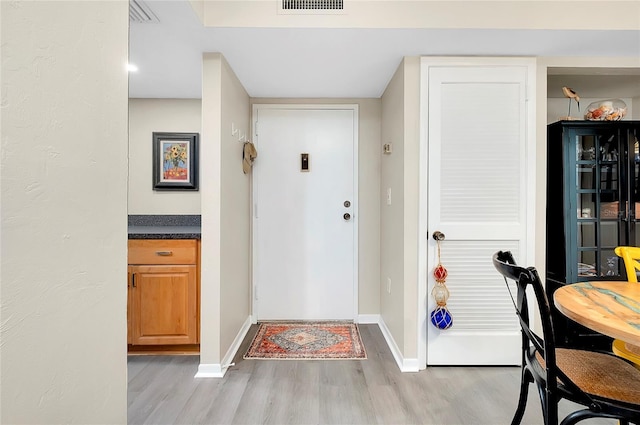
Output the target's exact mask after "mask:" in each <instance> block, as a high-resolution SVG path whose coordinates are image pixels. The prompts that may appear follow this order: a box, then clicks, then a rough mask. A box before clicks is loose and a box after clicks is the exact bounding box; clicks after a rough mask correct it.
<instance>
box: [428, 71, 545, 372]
mask: <svg viewBox="0 0 640 425" xmlns="http://www.w3.org/2000/svg"><path fill="white" fill-rule="evenodd" d="M527 69H528V68H527V67H526V66H493V67H492V66H485V67H475V66H474V67H431V68H429V72H428V89H429V95H428V96H429V101H428V105H429V112H428V113H429V120H428V123H429V124H428V183H427V184H428V195H427V199H428V201H427V202H428V205H427V211H428V218H427V221H428V229H429V242H428V249H427V251H428V259H427V266H428V286H427V300H428V306H427V322H428V325H427V328H428V331H427V364H428V365H518V364H520V356H521V354H520V344H521V343H520V341H521V340H520V333H519V329H520V328H519V325H518V322H517V319H516V315H515V311H514V307H513V305H512V303H511V299H510V298H509V295H508V292H507V290H506V287H505V283H504V280H503V279H502V278H501V277H500V275H498V274H497V272H496V271H495V269H494V268H493V265H492V262H491V256H492V254H493V253H494V252H496V251H498V250H510V251H512V252H513V254H514V256H515V258H516V259H517V260H518V261H519V262H520V261H521V260H523V261H526V260H527V259H526V258H525V251H526V250H527V248H526V247H527V242H526V239H527V220H528V215H527V211H526V209H527V208H526V207H527V193H528V191H529V193H530V195H531V197H533V193H531V192H532V189H531V188H530V187H528V186H530V182H528V180H530V179H531V177H528V174H527V169H528V164H527V155H526V154H527V151H526V149H527V104H526V94H527ZM531 125H532V124H531ZM529 169H531V166H530V165H529ZM531 175H533V174H531ZM531 209H533V208H531ZM530 214H531V213H530ZM530 217H531V215H529V220H531V218H530ZM436 230H438V231H441V232H442V233H444V234H445V236H446V239H445V240H444V241H443V242H442V243H441V261H442V264H443V265H444V266H445V267H446V268H447V270H448V272H449V275H448V277H447V279H446V285H447V287H448V289H449V291H450V298H449V300H448V302H447V307H448V309H449V311H450V312H451V314H452V316H453V326H452V327H451V328H450V329H448V330H445V331H441V330H439V329H436V328H435V327H434V326H433V325H432V324H431V323H430V321H429V319H428V317H429V314H430V312H431V311H432V310H433V309H434V308H435V302H434V301H433V297H432V296H431V290H432V288H433V285H434V284H435V281H434V279H433V275H432V270H433V268H434V267H435V265H436V264H437V247H436V243H435V241H434V240H433V239H432V234H433V232H434V231H436Z"/></svg>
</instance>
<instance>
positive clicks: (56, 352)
mask: <svg viewBox="0 0 640 425" xmlns="http://www.w3.org/2000/svg"><path fill="white" fill-rule="evenodd" d="M0 11H1V23H2V72H1V76H2V77H1V82H2V108H1V114H2V115H1V121H2V156H1V158H2V160H1V161H2V162H1V173H2V174H1V179H0V181H1V182H2V188H1V194H2V198H1V199H2V204H1V216H2V224H1V227H0V229H1V230H0V232H1V234H2V257H1V284H0V288H1V292H2V326H1V328H0V332H1V336H0V339H1V341H2V344H1V345H0V348H1V350H2V357H1V361H0V373H1V375H2V386H1V394H0V399H1V401H0V411H1V414H0V422H2V423H11V424H17V423H47V424H54V423H94V424H97V423H125V422H126V420H127V364H126V362H127V356H126V350H127V343H126V305H127V288H126V285H125V282H124V277H125V276H126V264H127V254H126V253H127V228H126V224H127V220H126V216H127V206H126V202H127V198H126V197H127V194H126V192H127V96H128V94H127V75H126V71H125V65H126V62H127V56H128V24H129V16H128V3H127V2H124V1H95V2H77V1H69V2H65V1H57V2H46V1H35V2H32V1H12V2H1V4H0Z"/></svg>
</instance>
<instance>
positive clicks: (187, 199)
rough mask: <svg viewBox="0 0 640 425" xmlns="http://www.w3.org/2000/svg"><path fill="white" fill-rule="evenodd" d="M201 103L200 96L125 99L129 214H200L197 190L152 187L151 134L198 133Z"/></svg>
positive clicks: (200, 122)
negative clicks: (127, 109)
mask: <svg viewBox="0 0 640 425" xmlns="http://www.w3.org/2000/svg"><path fill="white" fill-rule="evenodd" d="M201 105H202V102H201V100H200V99H129V195H128V198H129V207H128V208H129V214H200V191H156V190H153V187H152V181H153V180H152V165H153V162H152V161H153V160H152V153H153V149H152V137H153V136H152V134H153V132H154V131H155V132H175V133H200V127H201V125H202V110H201ZM200 144H202V140H200Z"/></svg>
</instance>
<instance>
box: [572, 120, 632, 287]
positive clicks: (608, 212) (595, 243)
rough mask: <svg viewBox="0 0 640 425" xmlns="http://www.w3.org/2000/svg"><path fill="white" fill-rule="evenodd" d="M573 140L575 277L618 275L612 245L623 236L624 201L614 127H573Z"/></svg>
mask: <svg viewBox="0 0 640 425" xmlns="http://www.w3.org/2000/svg"><path fill="white" fill-rule="evenodd" d="M571 133H572V134H571V137H572V138H573V140H574V141H575V145H574V146H575V152H572V153H573V154H574V155H575V159H576V160H575V164H576V165H575V167H576V168H575V176H574V178H575V187H576V191H575V200H574V201H573V202H575V213H574V214H575V221H573V220H571V222H573V223H575V232H576V233H575V242H576V243H575V249H576V252H575V254H576V256H575V257H573V258H576V259H577V262H578V264H577V277H578V280H588V279H589V278H590V277H619V276H620V271H621V269H620V266H621V264H620V261H618V257H617V256H616V254H615V252H614V249H615V247H616V246H618V245H620V240H621V237H623V233H622V232H623V229H624V227H623V226H621V224H622V222H623V220H625V219H626V214H625V211H626V205H627V204H626V201H625V196H624V194H623V193H622V192H623V191H622V190H621V188H622V177H623V176H622V175H621V173H620V164H621V161H623V160H624V159H623V158H622V156H623V153H621V144H620V138H619V136H618V133H617V131H616V130H615V129H614V130H611V131H607V130H606V129H601V130H598V131H594V130H592V129H580V128H577V129H573V130H572V132H571Z"/></svg>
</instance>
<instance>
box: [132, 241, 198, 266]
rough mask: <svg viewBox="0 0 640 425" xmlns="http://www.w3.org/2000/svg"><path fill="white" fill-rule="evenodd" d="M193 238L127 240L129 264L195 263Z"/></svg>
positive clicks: (195, 248) (196, 245)
mask: <svg viewBox="0 0 640 425" xmlns="http://www.w3.org/2000/svg"><path fill="white" fill-rule="evenodd" d="M197 260H198V243H197V241H196V240H195V239H135V240H130V241H129V253H128V263H129V264H196V263H197Z"/></svg>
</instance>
